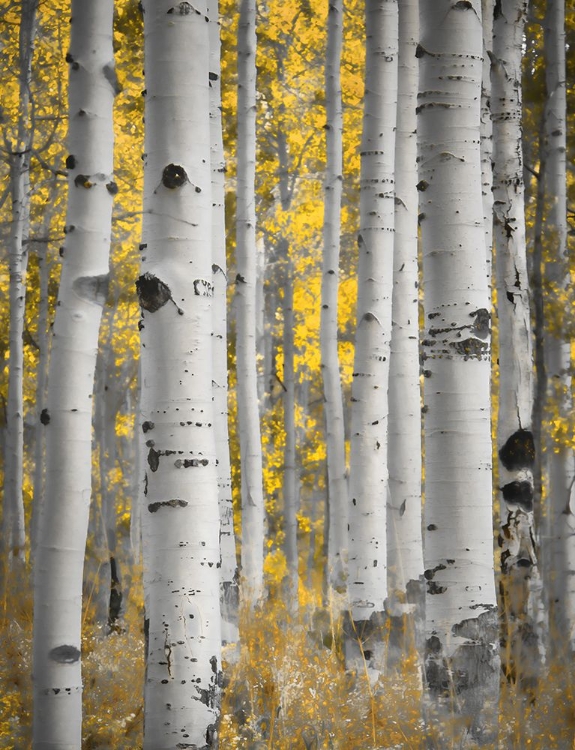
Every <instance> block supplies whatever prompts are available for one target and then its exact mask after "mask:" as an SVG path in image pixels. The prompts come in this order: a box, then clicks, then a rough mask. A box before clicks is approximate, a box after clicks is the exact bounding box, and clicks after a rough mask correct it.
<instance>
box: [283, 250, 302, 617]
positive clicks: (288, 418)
mask: <svg viewBox="0 0 575 750" xmlns="http://www.w3.org/2000/svg"><path fill="white" fill-rule="evenodd" d="M283 244H284V245H285V250H284V251H280V257H283V258H284V265H285V275H284V280H285V283H284V297H283V313H284V319H283V355H284V370H283V384H284V387H285V392H284V396H283V403H284V428H285V448H284V471H283V500H284V533H285V555H286V563H287V576H288V589H289V590H288V594H287V598H288V602H287V603H288V607H289V610H290V612H291V613H292V614H297V610H298V589H299V556H298V544H297V511H298V506H299V491H298V489H299V488H298V478H297V466H296V427H295V372H294V354H295V351H294V348H295V347H294V312H293V284H294V278H293V266H292V262H291V259H290V258H289V256H288V249H287V242H285V240H284V241H283Z"/></svg>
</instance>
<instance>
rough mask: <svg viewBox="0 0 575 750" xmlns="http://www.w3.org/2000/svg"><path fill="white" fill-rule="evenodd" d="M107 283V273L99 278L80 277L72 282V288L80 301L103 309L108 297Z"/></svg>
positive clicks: (108, 278) (108, 279)
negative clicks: (82, 300)
mask: <svg viewBox="0 0 575 750" xmlns="http://www.w3.org/2000/svg"><path fill="white" fill-rule="evenodd" d="M109 281H110V277H109V275H108V274H107V273H106V274H102V275H101V276H80V278H78V279H76V280H75V281H74V283H73V285H72V288H73V289H74V292H75V293H76V294H77V295H78V297H80V298H81V299H84V300H86V301H87V302H93V303H95V304H97V305H101V306H102V307H103V306H104V305H105V303H106V299H107V297H108V286H109Z"/></svg>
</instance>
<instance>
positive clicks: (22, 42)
mask: <svg viewBox="0 0 575 750" xmlns="http://www.w3.org/2000/svg"><path fill="white" fill-rule="evenodd" d="M37 6H38V2H37V0H25V1H24V2H22V8H21V14H20V33H19V63H20V70H19V78H20V85H19V94H20V112H19V116H18V128H17V134H16V142H15V143H14V144H13V152H12V154H11V155H10V183H11V197H12V221H11V227H10V240H9V273H10V292H9V297H10V330H9V341H10V359H9V373H8V400H7V404H6V444H5V445H6V450H5V455H4V497H3V509H4V516H3V524H2V525H3V529H2V531H3V544H4V546H5V550H6V552H7V554H8V564H11V563H12V562H14V561H19V562H20V563H23V562H24V558H25V544H26V532H25V526H24V497H23V492H22V484H23V481H24V475H23V472H24V395H23V384H24V345H23V340H22V339H23V333H24V311H25V306H26V271H27V267H28V230H29V223H30V150H31V146H32V136H33V134H32V130H31V127H30V114H31V113H30V98H31V92H30V83H31V77H32V55H33V51H34V42H35V38H36V10H37Z"/></svg>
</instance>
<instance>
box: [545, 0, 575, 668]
mask: <svg viewBox="0 0 575 750" xmlns="http://www.w3.org/2000/svg"><path fill="white" fill-rule="evenodd" d="M544 31H545V60H546V84H547V102H546V107H545V186H546V196H547V201H546V204H547V211H548V213H547V218H546V221H545V238H546V240H547V242H548V243H549V244H548V253H549V256H550V258H551V260H550V261H549V262H548V263H547V264H546V269H545V279H546V282H547V284H548V285H549V291H550V296H551V298H552V299H553V300H554V302H553V304H548V305H547V308H546V310H545V320H546V322H547V329H546V336H545V354H546V368H547V377H548V385H549V388H550V392H549V394H548V397H549V398H550V399H551V400H552V402H551V403H550V404H549V408H548V413H550V412H551V411H553V412H554V413H556V414H557V417H558V419H559V422H565V421H567V420H568V419H569V415H570V414H571V413H572V411H573V398H572V392H571V380H572V378H571V342H570V339H569V333H568V331H567V330H566V326H565V316H564V310H565V304H571V299H572V293H571V291H570V290H571V275H570V272H569V257H568V248H567V234H568V225H567V194H566V187H567V179H566V159H567V151H566V145H567V144H566V127H567V125H566V112H567V103H566V95H567V92H566V67H565V2H564V0H549V2H548V3H547V11H546V15H545V27H544ZM549 256H548V257H549ZM557 299H560V300H562V302H561V304H560V306H557V302H556V300H557ZM565 300H566V302H565ZM552 404H553V406H552ZM565 443H566V440H565V439H563V440H562V439H561V438H559V439H556V438H555V436H552V438H551V440H550V444H549V448H548V451H547V453H548V457H549V458H548V460H549V465H548V470H549V491H548V497H549V518H550V532H551V542H550V550H549V554H548V556H547V560H548V563H549V570H550V571H553V572H552V573H551V580H550V589H551V591H550V616H551V623H550V624H551V630H552V633H553V634H555V635H554V636H553V637H552V638H551V641H550V644H551V645H552V648H553V650H554V651H555V654H556V655H559V654H561V652H562V648H563V645H562V644H568V648H569V650H570V651H573V650H575V489H574V488H575V457H574V455H573V451H572V449H571V448H570V447H569V446H568V445H566V444H565ZM557 634H561V635H560V637H557Z"/></svg>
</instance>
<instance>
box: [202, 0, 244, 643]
mask: <svg viewBox="0 0 575 750" xmlns="http://www.w3.org/2000/svg"><path fill="white" fill-rule="evenodd" d="M208 15H209V18H210V139H211V140H210V145H211V165H212V270H213V283H214V303H213V304H214V307H213V314H214V336H213V356H214V380H213V387H214V408H215V422H214V425H215V431H216V451H217V456H218V495H219V505H220V524H221V526H220V552H221V556H222V560H221V563H222V564H221V568H220V583H221V598H222V640H223V641H224V642H233V641H236V640H237V637H238V633H237V627H238V603H239V595H238V593H239V592H238V578H239V571H238V563H237V559H236V537H235V532H234V508H233V504H232V477H231V467H230V441H229V434H228V347H227V343H228V336H227V328H228V316H227V304H228V303H227V291H228V289H227V262H226V225H225V184H224V181H225V161H224V144H223V136H222V97H221V80H220V74H221V69H220V68H221V66H220V46H221V45H220V24H219V18H218V2H217V0H209V2H208Z"/></svg>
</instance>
